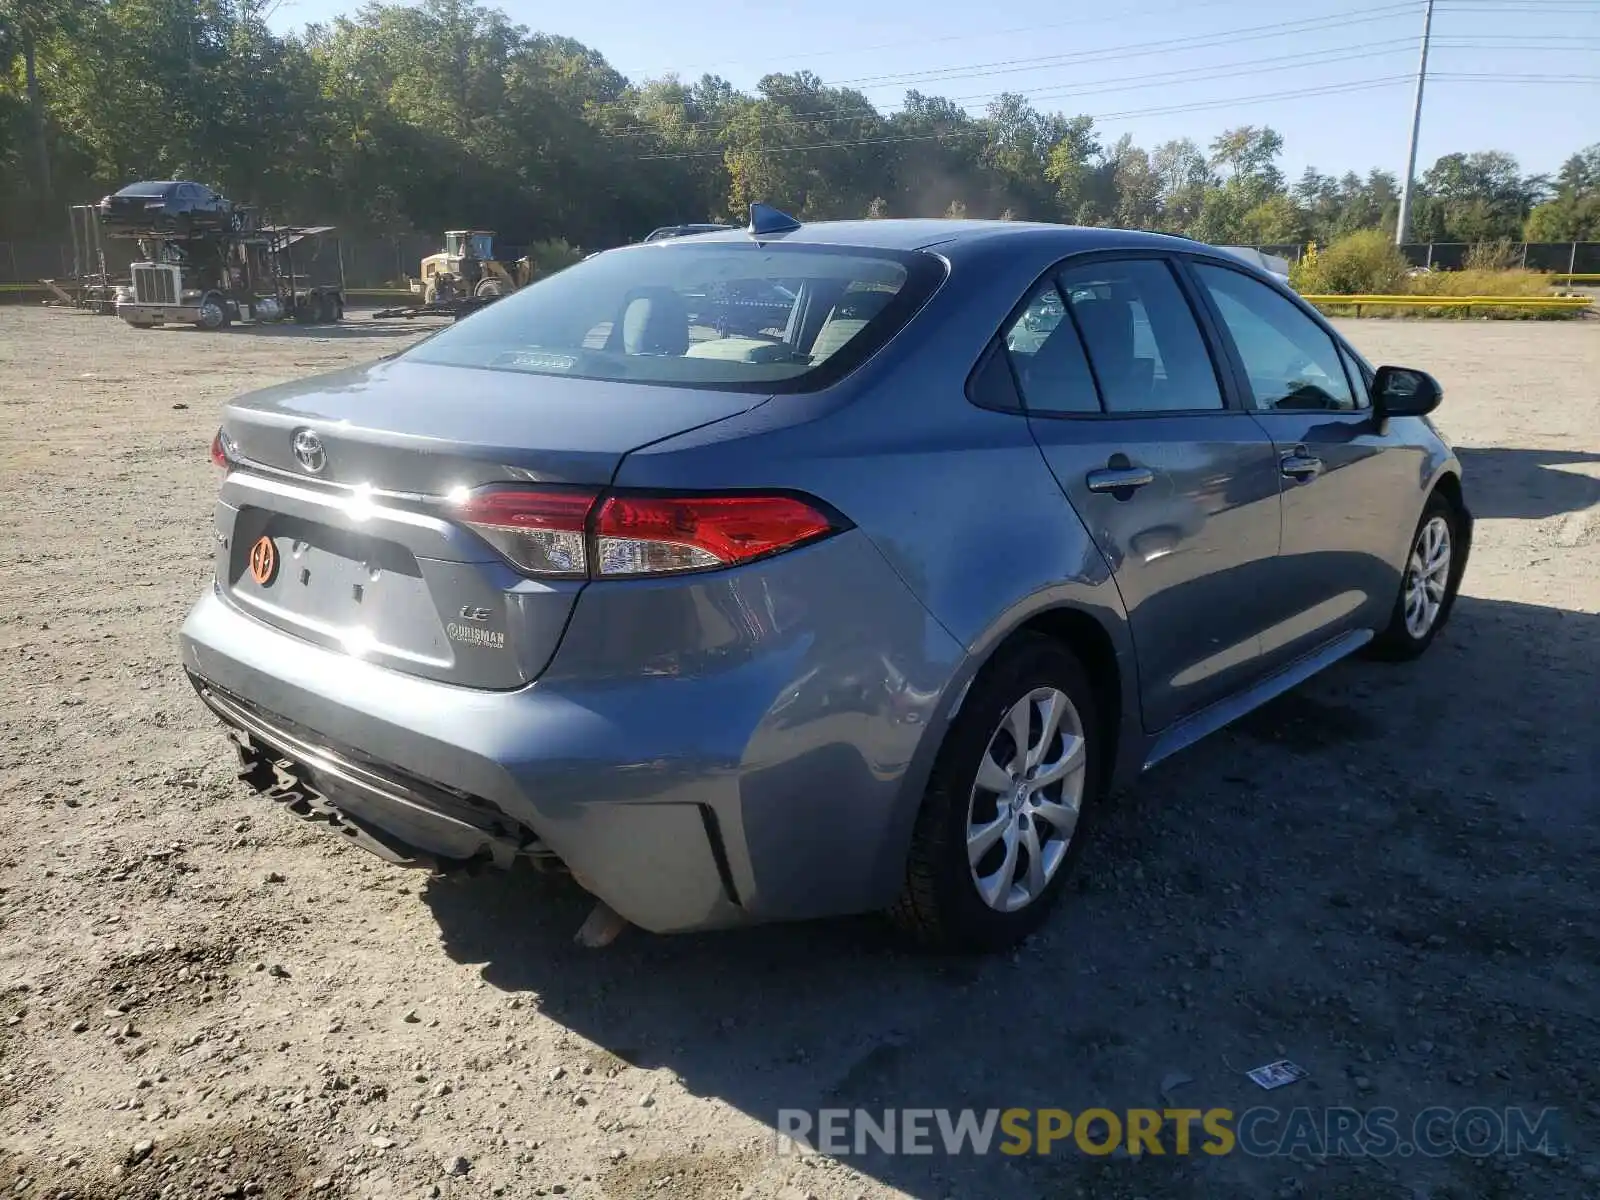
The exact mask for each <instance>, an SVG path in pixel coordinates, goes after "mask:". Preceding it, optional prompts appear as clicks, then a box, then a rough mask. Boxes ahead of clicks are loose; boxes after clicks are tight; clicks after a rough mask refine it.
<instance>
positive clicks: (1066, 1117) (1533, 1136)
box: [777, 1106, 1561, 1158]
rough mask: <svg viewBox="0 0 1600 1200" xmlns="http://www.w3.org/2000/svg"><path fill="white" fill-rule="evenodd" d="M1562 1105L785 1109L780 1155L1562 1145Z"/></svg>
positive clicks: (1389, 1150) (1379, 1152) (1436, 1154)
mask: <svg viewBox="0 0 1600 1200" xmlns="http://www.w3.org/2000/svg"><path fill="white" fill-rule="evenodd" d="M1558 1121H1559V1113H1558V1111H1557V1110H1555V1109H1549V1108H1547V1109H1537V1110H1535V1109H1523V1108H1504V1109H1496V1108H1460V1109H1456V1108H1443V1107H1440V1108H1426V1109H1423V1110H1422V1111H1420V1112H1418V1113H1416V1114H1414V1115H1411V1116H1409V1117H1403V1116H1402V1115H1401V1113H1400V1112H1399V1110H1397V1109H1393V1108H1371V1109H1356V1108H1324V1109H1313V1108H1303V1107H1302V1108H1281V1109H1280V1108H1272V1107H1267V1106H1260V1107H1256V1108H1248V1109H1245V1110H1243V1111H1242V1112H1235V1111H1234V1110H1233V1109H1228V1108H1208V1109H1199V1108H1132V1109H1126V1110H1123V1111H1120V1112H1113V1111H1112V1110H1111V1109H1107V1108H1088V1109H1083V1110H1081V1111H1079V1112H1076V1113H1074V1112H1071V1111H1068V1110H1067V1109H1061V1108H1038V1109H1033V1108H1007V1109H998V1108H991V1109H984V1110H978V1109H970V1108H965V1109H949V1108H902V1109H893V1108H890V1109H879V1110H868V1109H848V1108H831V1109H830V1108H825V1109H820V1110H815V1111H813V1110H809V1109H794V1108H787V1109H781V1110H779V1113H778V1121H777V1137H778V1153H780V1154H796V1153H802V1154H803V1153H808V1152H818V1153H822V1154H827V1155H830V1156H833V1157H841V1158H842V1157H849V1156H851V1155H864V1154H869V1153H879V1154H939V1153H943V1154H946V1155H950V1156H955V1155H984V1154H995V1153H998V1154H1008V1155H1024V1154H1058V1153H1082V1154H1091V1155H1105V1154H1112V1153H1115V1152H1116V1151H1118V1150H1124V1151H1126V1152H1127V1153H1129V1154H1152V1155H1166V1154H1175V1155H1187V1154H1208V1155H1224V1154H1247V1155H1251V1156H1253V1157H1273V1156H1281V1155H1293V1154H1296V1153H1300V1154H1306V1155H1313V1156H1324V1155H1326V1156H1350V1157H1369V1158H1382V1157H1389V1156H1394V1155H1398V1156H1400V1157H1409V1156H1411V1155H1420V1156H1423V1157H1428V1158H1444V1157H1447V1156H1449V1155H1452V1154H1463V1155H1467V1156H1469V1157H1474V1158H1487V1157H1489V1156H1491V1155H1506V1156H1516V1155H1521V1154H1541V1155H1554V1154H1558V1153H1560V1152H1561V1140H1560V1137H1559V1131H1558Z"/></svg>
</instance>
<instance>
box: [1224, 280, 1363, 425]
mask: <svg viewBox="0 0 1600 1200" xmlns="http://www.w3.org/2000/svg"><path fill="white" fill-rule="evenodd" d="M1194 270H1195V274H1196V275H1197V276H1198V277H1199V278H1200V281H1201V283H1203V284H1204V285H1205V288H1206V291H1207V292H1209V293H1210V294H1211V299H1212V301H1213V302H1214V303H1215V304H1216V306H1217V312H1218V314H1219V315H1220V316H1221V317H1222V323H1223V324H1224V325H1226V326H1227V328H1228V333H1229V334H1230V335H1231V336H1232V337H1233V344H1234V345H1235V346H1236V347H1237V348H1238V351H1239V358H1240V360H1241V361H1242V362H1243V363H1244V369H1245V374H1246V375H1248V376H1249V377H1250V392H1251V399H1252V400H1253V402H1254V404H1255V406H1256V408H1257V409H1258V410H1260V411H1262V412H1286V411H1291V412H1292V411H1308V410H1309V411H1313V412H1327V411H1333V412H1349V411H1351V410H1353V409H1355V408H1356V407H1357V404H1356V397H1355V393H1354V392H1352V391H1351V389H1350V381H1349V379H1348V378H1346V376H1345V366H1344V362H1343V361H1342V360H1341V359H1340V357H1339V351H1338V348H1337V347H1336V346H1335V345H1334V343H1333V339H1332V338H1331V337H1329V336H1328V335H1327V333H1326V332H1324V330H1323V329H1322V327H1321V326H1319V325H1318V324H1317V323H1316V322H1315V321H1313V320H1312V319H1311V318H1310V317H1308V316H1306V314H1305V313H1303V312H1301V311H1300V309H1299V308H1297V307H1296V306H1295V305H1294V304H1293V303H1292V302H1290V301H1289V300H1287V299H1285V298H1284V297H1283V296H1280V295H1279V294H1278V293H1277V292H1275V291H1273V290H1272V289H1271V288H1270V287H1268V286H1267V285H1266V284H1264V283H1260V282H1258V281H1257V280H1254V279H1251V278H1249V277H1248V276H1246V275H1242V274H1240V273H1239V272H1238V271H1230V270H1228V269H1227V268H1225V267H1214V266H1210V265H1208V264H1206V263H1196V264H1195V268H1194Z"/></svg>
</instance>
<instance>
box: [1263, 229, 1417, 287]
mask: <svg viewBox="0 0 1600 1200" xmlns="http://www.w3.org/2000/svg"><path fill="white" fill-rule="evenodd" d="M1406 270H1407V264H1406V260H1405V256H1404V255H1402V254H1401V253H1400V251H1399V249H1398V248H1397V247H1396V246H1395V244H1394V240H1393V239H1392V238H1390V237H1388V236H1386V235H1385V234H1384V233H1383V232H1382V231H1381V230H1378V229H1363V230H1360V231H1358V232H1356V233H1352V234H1349V235H1347V236H1345V237H1343V238H1340V239H1339V240H1338V241H1336V242H1334V243H1333V245H1331V246H1329V247H1328V248H1327V249H1326V250H1321V251H1318V252H1316V253H1311V254H1307V255H1305V256H1303V257H1302V258H1301V260H1300V261H1299V262H1298V263H1296V264H1295V266H1294V268H1293V269H1292V270H1291V271H1290V273H1289V282H1290V283H1291V284H1292V285H1293V286H1294V288H1295V290H1296V291H1299V292H1303V293H1306V294H1307V295H1313V296H1317V295H1322V296H1332V295H1339V296H1362V295H1374V296H1375V295H1383V294H1386V293H1394V292H1399V291H1401V290H1402V289H1403V287H1404V284H1405V281H1406Z"/></svg>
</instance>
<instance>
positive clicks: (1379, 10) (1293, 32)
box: [616, 3, 1413, 133]
mask: <svg viewBox="0 0 1600 1200" xmlns="http://www.w3.org/2000/svg"><path fill="white" fill-rule="evenodd" d="M1412 11H1413V7H1412V5H1411V4H1410V3H1391V4H1381V5H1377V6H1374V7H1372V8H1365V9H1354V10H1351V11H1348V12H1345V13H1341V14H1337V15H1335V16H1329V17H1308V18H1301V19H1298V20H1294V21H1277V22H1272V23H1270V24H1266V25H1249V26H1244V27H1242V28H1239V29H1229V30H1221V31H1219V32H1215V33H1208V34H1193V35H1189V36H1186V37H1181V38H1167V39H1163V40H1159V41H1153V42H1148V41H1147V42H1127V43H1122V44H1120V45H1111V46H1102V47H1099V48H1097V49H1093V50H1079V51H1073V52H1072V53H1069V54H1059V55H1049V56H1046V57H1044V58H1037V59H1026V58H1016V59H1001V60H997V61H993V62H987V63H976V64H967V65H965V66H962V65H956V66H950V67H938V68H928V69H926V70H922V71H911V72H905V73H902V74H900V75H879V76H862V77H859V78H854V79H840V80H835V81H833V83H832V84H830V85H829V86H830V87H833V88H836V89H838V88H846V87H849V86H850V85H852V84H856V85H865V86H867V87H869V88H870V89H877V88H883V87H891V86H898V83H897V82H896V81H900V82H907V83H916V82H927V83H934V82H938V83H949V82H952V81H954V80H957V79H967V78H981V77H984V76H987V75H998V74H1008V73H1015V72H1018V71H1023V72H1026V71H1032V70H1040V69H1043V68H1045V67H1055V66H1074V65H1077V64H1079V63H1086V62H1095V63H1100V62H1118V61H1122V60H1125V59H1129V58H1143V57H1148V56H1149V55H1153V54H1165V53H1168V52H1170V51H1172V50H1203V49H1209V48H1212V47H1215V46H1228V45H1232V44H1234V43H1235V42H1241V41H1262V40H1268V39H1271V38H1275V37H1288V36H1298V35H1300V34H1303V33H1321V32H1323V31H1324V30H1327V29H1340V28H1347V27H1349V26H1353V25H1364V24H1367V23H1368V22H1369V21H1371V20H1387V19H1392V18H1393V17H1397V16H1401V15H1404V14H1406V13H1409V12H1412ZM1313 53H1315V52H1313ZM990 68H997V69H990ZM935 75H937V76H938V78H932V77H933V76H935ZM923 76H928V77H929V78H926V79H924V78H922V77H923ZM867 80H877V81H878V82H875V83H870V84H868V83H866V81H867ZM991 94H993V93H991ZM825 111H826V110H818V112H825ZM834 111H839V112H845V111H849V110H846V109H837V110H834ZM795 115H796V116H798V115H800V114H795ZM697 124H703V123H697ZM647 127H649V126H647V125H646V124H644V123H639V124H636V125H635V126H632V127H630V128H629V129H624V130H618V131H616V132H618V133H626V132H631V131H632V130H633V129H644V128H647Z"/></svg>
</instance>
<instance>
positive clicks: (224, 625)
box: [180, 534, 961, 932]
mask: <svg viewBox="0 0 1600 1200" xmlns="http://www.w3.org/2000/svg"><path fill="white" fill-rule="evenodd" d="M786 560H795V561H786ZM841 572H844V574H841ZM841 580H848V581H849V582H848V584H844V585H841ZM800 620H804V621H805V625H804V627H802V626H801V625H800V624H799V623H798V622H799V621H800ZM786 621H789V622H794V624H792V625H786V623H785V622H786ZM180 642H181V647H182V655H183V662H184V666H185V668H186V669H187V671H188V672H189V674H190V676H191V678H192V679H193V680H194V681H195V684H196V687H197V689H199V690H200V692H201V696H202V698H203V699H205V701H206V703H207V704H208V706H210V707H211V709H212V711H213V712H214V713H216V714H217V715H218V716H219V717H220V718H221V719H222V720H223V721H224V723H226V724H227V725H229V726H231V727H232V728H234V729H235V730H238V731H241V732H243V733H244V734H246V735H247V736H248V739H249V742H250V744H251V745H253V746H254V747H257V748H258V749H264V750H265V751H266V753H261V754H257V755H256V758H257V759H258V760H259V759H270V758H272V757H282V758H284V759H287V760H291V761H292V762H293V763H295V764H296V765H297V766H298V767H299V768H301V769H302V772H303V773H302V774H301V776H300V779H301V781H302V782H305V783H309V784H310V786H311V788H312V789H314V790H315V792H317V793H320V795H313V796H307V797H304V798H303V799H304V803H306V804H309V805H312V806H313V807H314V806H315V805H316V803H318V802H319V800H320V801H325V802H326V803H327V804H328V805H330V806H331V807H332V809H334V810H336V812H338V813H342V814H343V815H344V816H345V817H347V818H349V819H348V820H345V821H343V822H336V823H335V824H336V827H337V825H338V824H341V823H342V824H343V825H345V826H347V828H346V829H345V832H346V833H347V834H348V835H349V836H350V837H351V838H352V840H355V841H357V842H359V843H361V844H362V845H363V846H365V847H366V848H367V849H371V850H375V851H376V852H378V853H384V851H385V849H387V850H389V851H390V853H387V854H385V857H391V858H393V859H394V860H396V861H403V860H404V858H405V857H406V855H407V853H408V852H411V851H422V852H424V853H425V854H426V855H429V856H434V857H438V858H445V859H460V858H471V857H475V856H476V857H482V858H489V859H492V860H494V861H496V862H500V863H505V862H509V861H510V860H511V859H513V858H514V857H516V856H518V855H519V854H520V855H528V856H531V857H535V858H537V857H541V856H544V855H554V856H557V857H559V858H560V860H561V861H562V862H563V863H565V864H566V866H567V867H568V868H569V869H570V870H571V871H572V873H573V875H574V877H575V878H576V879H577V880H578V882H579V883H581V884H582V885H583V886H584V887H586V888H587V889H588V890H589V891H591V892H593V893H594V894H595V895H596V896H598V897H599V898H601V899H602V900H605V901H606V902H607V903H608V904H609V905H610V906H611V907H612V908H614V909H615V910H616V911H617V912H619V913H621V914H622V915H623V916H624V917H626V918H627V919H628V920H630V921H632V922H633V923H634V924H637V925H640V926H642V927H643V928H646V929H650V930H654V931H657V932H675V931H683V930H691V929H706V928H714V927H718V926H727V925H734V924H741V923H744V922H748V921H758V920H785V919H799V918H805V917H813V916H827V915H835V914H839V913H847V912H860V911H867V910H871V909H874V908H878V907H882V906H884V905H886V904H888V903H889V902H890V901H891V900H892V899H893V897H894V895H895V894H896V893H897V891H898V889H899V887H900V884H901V879H902V873H903V869H904V854H905V847H906V844H907V841H908V839H909V834H910V828H911V823H912V821H913V820H914V817H915V811H916V805H917V803H918V802H919V801H920V796H921V792H922V781H923V779H924V778H925V775H926V769H927V766H928V762H927V760H928V758H929V757H931V755H930V752H929V745H928V743H929V742H930V739H929V738H926V737H924V736H923V735H924V733H925V732H930V731H931V729H932V728H934V727H936V726H937V724H938V722H937V721H936V719H935V718H936V715H937V711H938V708H939V704H940V697H941V695H942V694H943V691H944V688H945V685H946V683H947V682H948V680H949V679H950V678H951V677H952V675H953V673H954V671H955V669H956V668H957V666H958V665H959V662H960V659H961V649H960V647H959V646H958V645H957V644H956V643H955V642H954V640H953V639H951V638H950V637H949V635H948V634H947V633H945V632H944V630H943V629H942V628H940V627H939V626H938V625H937V623H935V622H934V621H932V619H931V618H930V617H928V615H927V613H926V611H925V610H924V609H923V608H922V606H921V605H920V604H919V603H918V602H917V601H916V600H915V599H914V598H913V597H912V596H911V595H910V593H909V592H908V591H907V590H906V588H905V586H904V584H903V583H902V582H901V581H900V580H899V577H898V576H896V575H894V574H893V572H892V571H890V570H889V568H888V566H887V564H885V563H884V562H883V560H882V558H881V556H880V555H878V553H877V551H876V550H875V549H874V548H873V547H872V546H871V543H870V542H868V541H867V540H866V538H865V537H864V536H862V535H859V534H845V535H842V536H841V537H839V538H836V539H833V541H832V542H830V543H824V544H822V545H819V546H816V547H811V548H808V549H807V550H803V551H799V552H796V553H795V554H793V555H786V556H783V557H782V558H779V559H776V560H772V561H770V562H768V563H764V564H756V565H754V566H752V567H749V568H745V569H743V570H740V571H735V572H728V573H724V574H721V575H718V576H707V577H705V578H704V579H703V580H702V581H697V582H694V583H692V584H691V583H689V582H688V581H686V580H676V581H672V582H671V584H663V583H653V582H644V581H641V582H639V583H637V584H630V585H623V586H615V585H607V586H605V587H599V588H590V589H587V590H586V592H585V593H584V595H583V597H582V598H581V599H580V601H579V603H578V605H577V607H576V610H575V612H574V614H573V618H572V622H571V625H570V626H569V628H568V630H567V633H566V636H565V638H564V639H563V641H562V645H561V648H560V650H558V652H557V654H556V656H555V659H554V661H553V662H552V663H551V665H550V667H549V668H548V669H547V670H546V672H545V674H544V675H543V676H542V677H541V680H540V681H539V682H538V683H536V684H534V685H532V686H530V687H525V688H521V689H518V690H515V691H480V690H474V689H466V688H460V687H456V686H453V685H449V684H442V683H437V682H433V681H430V680H424V679H419V678H416V677H413V676H408V675H404V674H401V673H398V672H395V671H392V670H388V669H385V668H382V667H378V666H375V665H372V664H370V663H364V662H361V661H359V660H357V659H353V658H351V657H349V656H348V655H346V654H343V653H340V652H338V651H335V650H330V649H324V648H322V647H319V646H314V645H311V644H309V643H306V642H303V641H300V640H299V639H297V638H295V637H293V636H291V635H288V634H285V633H282V632H280V631H278V630H276V629H274V628H272V627H270V626H267V625H264V624H263V623H261V622H259V621H257V620H256V619H254V618H253V617H250V616H248V615H246V614H245V613H243V612H241V611H239V610H238V609H236V608H235V607H234V606H233V605H231V604H230V603H229V602H227V601H226V600H225V599H223V598H222V597H221V596H219V595H217V594H216V592H215V591H214V590H213V591H211V592H208V593H207V594H206V595H205V596H204V597H202V599H201V600H200V601H199V602H198V603H197V604H196V605H195V607H194V609H193V610H192V611H191V612H190V614H189V616H188V619H187V620H186V621H185V623H184V626H183V629H182V632H181V635H180ZM669 657H670V661H669ZM253 765H254V764H253V763H252V762H251V760H250V757H249V754H248V753H247V755H246V768H247V774H248V772H249V770H250V769H251V768H252V767H253ZM268 765H269V766H270V763H269V764H268ZM265 769H267V768H265V767H263V768H262V770H265ZM256 782H257V783H258V790H262V791H266V792H268V794H274V792H273V790H272V787H273V785H272V784H271V782H270V781H269V780H268V779H267V778H266V776H265V775H261V774H259V773H258V778H257V780H256ZM277 786H278V790H277V792H276V795H277V798H279V799H284V798H285V795H286V794H287V795H288V798H289V800H290V803H291V805H292V804H293V803H295V798H294V793H295V792H296V789H295V786H294V780H293V779H291V780H289V781H288V782H284V781H282V780H279V781H278V785H277Z"/></svg>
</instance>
